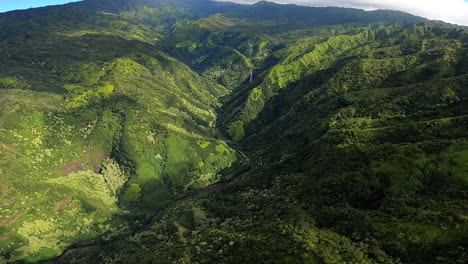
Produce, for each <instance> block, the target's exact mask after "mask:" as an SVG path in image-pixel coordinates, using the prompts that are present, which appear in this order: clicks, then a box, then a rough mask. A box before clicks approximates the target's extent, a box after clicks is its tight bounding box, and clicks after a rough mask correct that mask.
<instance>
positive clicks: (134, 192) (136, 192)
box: [122, 183, 141, 202]
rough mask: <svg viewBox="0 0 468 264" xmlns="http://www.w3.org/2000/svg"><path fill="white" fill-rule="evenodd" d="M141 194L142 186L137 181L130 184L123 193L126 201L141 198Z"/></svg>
mask: <svg viewBox="0 0 468 264" xmlns="http://www.w3.org/2000/svg"><path fill="white" fill-rule="evenodd" d="M140 195H141V187H140V185H138V184H136V183H132V184H130V186H129V187H128V188H127V189H125V192H124V194H123V197H122V198H123V199H124V201H130V202H134V201H136V200H138V199H139V198H140Z"/></svg>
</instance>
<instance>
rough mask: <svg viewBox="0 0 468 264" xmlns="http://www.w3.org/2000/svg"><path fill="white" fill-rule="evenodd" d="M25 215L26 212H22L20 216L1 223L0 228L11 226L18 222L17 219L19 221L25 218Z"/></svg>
mask: <svg viewBox="0 0 468 264" xmlns="http://www.w3.org/2000/svg"><path fill="white" fill-rule="evenodd" d="M26 214H27V212H22V213H20V214H17V215H15V216H13V217H12V218H10V219H8V220H6V221H3V222H1V223H0V227H4V226H7V225H11V224H14V223H15V222H16V221H18V219H20V218H21V217H23V216H25V215H26Z"/></svg>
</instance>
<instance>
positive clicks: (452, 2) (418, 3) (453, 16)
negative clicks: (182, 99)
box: [216, 0, 468, 25]
mask: <svg viewBox="0 0 468 264" xmlns="http://www.w3.org/2000/svg"><path fill="white" fill-rule="evenodd" d="M216 1H224V2H237V3H243V4H252V3H255V2H257V0H216ZM269 1H272V2H276V3H280V4H298V5H307V6H340V7H353V8H360V9H365V10H375V9H392V10H400V11H405V12H408V13H411V14H414V15H418V16H422V17H426V18H429V19H435V20H442V21H445V22H449V23H454V24H460V25H468V1H467V0H269Z"/></svg>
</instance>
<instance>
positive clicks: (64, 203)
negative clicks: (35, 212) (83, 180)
mask: <svg viewBox="0 0 468 264" xmlns="http://www.w3.org/2000/svg"><path fill="white" fill-rule="evenodd" d="M72 200H73V197H68V198H67V199H63V200H61V201H59V202H57V203H55V207H54V212H58V211H59V210H60V209H62V208H63V207H65V206H67V204H69V203H70V202H71V201H72Z"/></svg>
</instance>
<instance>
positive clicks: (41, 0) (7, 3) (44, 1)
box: [0, 0, 79, 12]
mask: <svg viewBox="0 0 468 264" xmlns="http://www.w3.org/2000/svg"><path fill="white" fill-rule="evenodd" d="M78 1H79V0H74V1H73V0H0V12H6V11H11V10H17V9H28V8H31V7H41V6H48V5H60V4H65V3H70V2H78Z"/></svg>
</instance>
